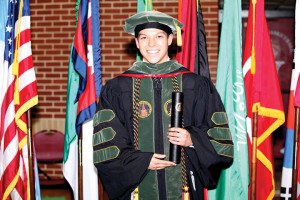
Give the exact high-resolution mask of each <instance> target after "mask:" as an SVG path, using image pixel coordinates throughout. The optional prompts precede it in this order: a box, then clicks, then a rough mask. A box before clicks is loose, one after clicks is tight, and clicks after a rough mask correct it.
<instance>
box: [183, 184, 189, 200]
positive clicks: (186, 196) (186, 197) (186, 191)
mask: <svg viewBox="0 0 300 200" xmlns="http://www.w3.org/2000/svg"><path fill="white" fill-rule="evenodd" d="M182 200H190V193H189V187H187V186H184V187H183V188H182Z"/></svg>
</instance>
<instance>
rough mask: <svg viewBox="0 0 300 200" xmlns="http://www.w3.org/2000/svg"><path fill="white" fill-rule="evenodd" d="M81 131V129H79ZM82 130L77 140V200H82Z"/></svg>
mask: <svg viewBox="0 0 300 200" xmlns="http://www.w3.org/2000/svg"><path fill="white" fill-rule="evenodd" d="M81 129H82V127H81ZM82 177H83V176H82V130H81V133H80V136H79V139H78V197H79V198H78V199H79V200H83V179H82Z"/></svg>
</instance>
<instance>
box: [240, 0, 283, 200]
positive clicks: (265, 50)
mask: <svg viewBox="0 0 300 200" xmlns="http://www.w3.org/2000/svg"><path fill="white" fill-rule="evenodd" d="M243 71H244V78H245V90H246V98H247V109H248V116H247V122H249V123H248V125H247V126H248V134H249V135H248V136H249V139H250V141H251V140H252V127H251V126H252V117H253V113H252V112H253V111H255V110H257V111H258V133H257V166H256V167H257V168H256V169H257V176H256V199H257V200H260V199H264V200H265V199H273V197H274V195H275V182H274V167H273V154H272V136H271V134H272V132H273V131H274V130H276V129H277V128H278V127H279V126H280V125H281V124H283V123H284V121H285V117H284V112H283V106H282V98H281V93H280V87H279V82H278V76H277V72H276V67H275V61H274V55H273V51H272V45H271V40H270V35H269V30H268V27H267V22H266V17H265V13H264V0H250V8H249V16H248V27H247V35H246V44H245V51H244V59H243ZM251 143H252V142H251ZM251 143H249V144H251ZM249 148H250V151H249V155H250V156H251V152H252V150H251V146H249ZM250 158H251V157H250ZM251 181H252V180H251Z"/></svg>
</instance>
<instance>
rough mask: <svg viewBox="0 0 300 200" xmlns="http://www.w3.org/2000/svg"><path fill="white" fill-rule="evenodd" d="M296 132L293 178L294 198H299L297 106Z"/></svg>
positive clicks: (296, 113)
mask: <svg viewBox="0 0 300 200" xmlns="http://www.w3.org/2000/svg"><path fill="white" fill-rule="evenodd" d="M295 108H296V110H295V133H294V159H293V178H292V199H297V183H298V168H297V152H298V143H299V120H300V118H299V117H300V116H299V115H300V108H299V107H295Z"/></svg>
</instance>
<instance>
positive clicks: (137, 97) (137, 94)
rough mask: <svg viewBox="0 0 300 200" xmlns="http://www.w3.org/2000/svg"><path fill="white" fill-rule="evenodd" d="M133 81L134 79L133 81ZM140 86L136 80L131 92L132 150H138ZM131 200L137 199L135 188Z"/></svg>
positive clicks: (137, 190) (137, 194)
mask: <svg viewBox="0 0 300 200" xmlns="http://www.w3.org/2000/svg"><path fill="white" fill-rule="evenodd" d="M133 81H134V79H133ZM140 85H141V79H140V78H137V79H136V82H135V86H134V92H133V134H134V149H135V150H138V148H139V100H140ZM133 199H134V200H138V199H139V188H138V187H136V188H135V190H134V193H133Z"/></svg>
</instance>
